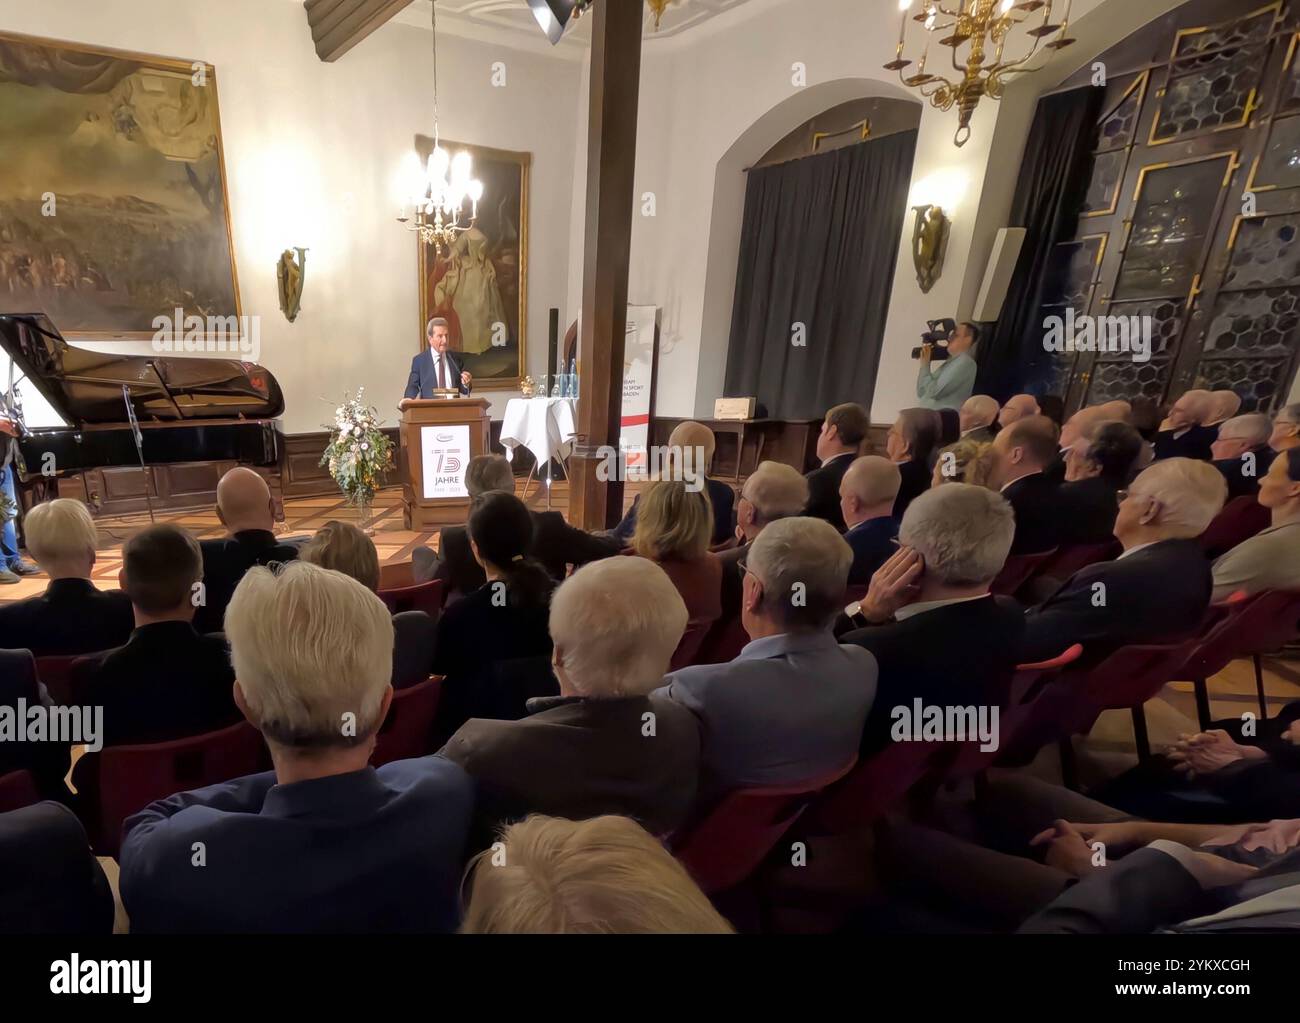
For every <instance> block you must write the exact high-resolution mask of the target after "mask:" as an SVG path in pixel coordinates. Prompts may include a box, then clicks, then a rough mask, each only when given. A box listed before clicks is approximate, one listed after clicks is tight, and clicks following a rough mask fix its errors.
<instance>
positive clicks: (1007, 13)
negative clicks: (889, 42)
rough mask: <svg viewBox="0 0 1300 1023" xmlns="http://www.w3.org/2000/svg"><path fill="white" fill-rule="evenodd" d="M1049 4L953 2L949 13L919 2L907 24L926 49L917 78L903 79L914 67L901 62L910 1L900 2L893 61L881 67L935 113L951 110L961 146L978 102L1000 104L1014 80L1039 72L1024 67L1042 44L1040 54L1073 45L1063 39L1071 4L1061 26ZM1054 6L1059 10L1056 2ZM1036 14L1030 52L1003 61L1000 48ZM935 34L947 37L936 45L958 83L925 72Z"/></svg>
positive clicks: (935, 2) (1039, 0) (1029, 0)
mask: <svg viewBox="0 0 1300 1023" xmlns="http://www.w3.org/2000/svg"><path fill="white" fill-rule="evenodd" d="M1053 2H1054V0H1021V2H1019V3H1016V2H1014V0H953V3H954V6H955V7H956V9H955V10H951V9H949V8H948V7H945V6H944V5H943V4H942V3H941V2H939V0H921V10H920V12H919V13H917V14H914V15H912V16H911V18H910V20H912V21H915V22H918V23H920V25H921V26H922V28H923V29H924V30H925V37H924V38H925V43H924V46H923V47H922V50H921V59H920V61H919V62H918V63H917V65H916V70H915V72H914V73H913V74H910V75H904V74H903V69H904V68H907V67H911V65H912V61H910V60H906V59H904V57H903V43H904V41H905V38H906V35H907V22H908V20H909V18H908V13H907V12H908V10H909V9H910V8H911V6H912V3H913V0H899V3H898V7H899V10H900V11H902V23H901V24H900V26H899V29H898V49H897V51H896V52H895V55H894V59H893V60H891V61H890V62H889V63H888V64H886V65H885V70H886V71H897V72H898V77H899V78H900V79H901V80H902V82H903V84H904V85H906V86H908V87H909V88H915V89H917V90H919V91H920V93H921V95H922V96H924V97H926V98H927V99H928V100H929V101H930V103H931V105H933V106H935V107H937V108H938V109H940V110H951V109H952V108H953V107H954V106H955V107H956V108H957V132H956V134H955V135H954V136H953V143H954V144H955V145H958V146H963V145H965V144H966V141H967V140H968V139H969V138H970V120H971V115H972V114H974V113H975V107H976V106H977V105H978V104H979V101H980V99H981V98H982V97H984V96H988V97H989V98H990V99H1001V98H1002V91H1003V89H1004V88H1005V87H1006V84H1007V82H1008V81H1010V80H1012V79H1013V78H1014V76H1016V75H1023V74H1031V73H1032V72H1034V71H1038V70H1039V69H1040V68H1041V67H1042V64H1039V65H1038V66H1037V67H1027V66H1026V65H1027V64H1028V63H1029V61H1031V60H1032V59H1033V58H1034V57H1035V56H1036V55H1037V53H1038V48H1039V45H1040V44H1042V46H1043V49H1044V50H1060V49H1063V48H1064V47H1066V46H1069V45H1070V44H1071V43H1073V42H1074V40H1073V39H1068V38H1066V35H1065V33H1066V30H1067V29H1068V28H1069V27H1070V2H1071V0H1065V13H1064V14H1063V16H1062V17H1061V20H1060V21H1059V22H1053V21H1052V4H1053ZM1055 2H1056V3H1057V5H1058V6H1059V4H1060V0H1055ZM1040 10H1041V11H1042V12H1043V15H1042V21H1041V22H1040V23H1039V24H1036V25H1034V26H1033V27H1031V28H1029V29H1027V30H1026V34H1028V35H1029V36H1030V37H1031V38H1032V39H1033V44H1032V45H1031V46H1030V47H1029V52H1028V53H1026V54H1024V55H1023V56H1021V57H1018V58H1015V59H1009V58H1007V57H1006V55H1005V54H1004V53H1003V48H1004V47H1005V46H1006V42H1007V36H1008V35H1010V33H1011V30H1012V29H1013V28H1015V26H1017V25H1019V24H1020V23H1021V22H1023V21H1026V20H1028V19H1030V18H1032V17H1033V15H1034V14H1035V13H1036V12H1037V11H1040ZM941 19H945V20H941ZM936 32H944V33H947V34H946V35H944V36H943V37H942V38H940V39H938V40H937V45H938V46H941V47H946V48H947V50H948V52H949V53H950V55H951V57H952V66H953V70H954V71H956V72H957V74H958V75H960V76H961V77H960V78H958V79H957V80H956V81H952V80H950V79H948V78H946V77H945V76H943V75H936V74H933V73H931V72H928V71H926V69H925V63H926V60H927V58H928V57H929V54H930V39H931V37H932V36H933V34H934V33H936ZM1053 35H1054V36H1055V37H1056V38H1054V39H1052V40H1051V42H1043V41H1044V40H1045V39H1047V38H1048V37H1049V36H1053ZM962 47H967V50H966V54H965V59H964V60H962V59H959V51H960V50H961V48H962ZM940 52H942V51H940ZM1043 63H1046V60H1044V61H1043Z"/></svg>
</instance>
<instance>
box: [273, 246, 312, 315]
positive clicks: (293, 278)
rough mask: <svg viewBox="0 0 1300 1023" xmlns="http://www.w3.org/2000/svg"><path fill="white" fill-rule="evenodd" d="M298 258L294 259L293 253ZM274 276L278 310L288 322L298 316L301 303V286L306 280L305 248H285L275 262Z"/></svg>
mask: <svg viewBox="0 0 1300 1023" xmlns="http://www.w3.org/2000/svg"><path fill="white" fill-rule="evenodd" d="M295 252H296V253H298V258H297V260H296V261H295V260H294V256H293V254H294V253H295ZM275 278H276V281H277V283H278V285H279V291H280V312H282V313H284V316H285V319H287V320H288V321H289V322H290V323H292V322H293V321H294V320H296V319H297V318H298V309H299V307H300V306H301V305H302V287H303V284H304V283H305V282H306V280H307V250H306V249H297V248H295V249H285V250H284V251H283V252H282V253H280V261H279V262H278V263H277V264H276V268H275Z"/></svg>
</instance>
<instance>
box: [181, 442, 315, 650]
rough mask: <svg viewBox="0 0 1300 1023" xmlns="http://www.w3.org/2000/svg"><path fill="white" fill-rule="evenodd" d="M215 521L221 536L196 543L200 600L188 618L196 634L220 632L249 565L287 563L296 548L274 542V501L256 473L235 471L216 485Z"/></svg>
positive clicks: (296, 553)
mask: <svg viewBox="0 0 1300 1023" xmlns="http://www.w3.org/2000/svg"><path fill="white" fill-rule="evenodd" d="M217 518H218V519H219V520H220V521H221V524H222V525H223V526H225V527H226V532H227V534H228V535H227V536H226V537H224V538H222V539H219V540H202V541H200V543H199V547H200V548H201V550H202V551H203V601H202V603H200V604H199V607H198V610H197V611H196V612H195V615H194V627H195V628H196V629H198V630H199V632H220V631H221V621H222V616H223V615H225V613H226V605H227V604H229V603H230V598H231V597H232V596H233V595H234V592H235V587H236V586H238V585H239V580H240V579H242V578H243V577H244V573H245V572H247V571H248V570H249V569H250V568H252V567H253V566H254V565H274V564H278V563H282V562H285V561H292V560H293V559H294V558H296V557H297V556H298V548H297V547H296V546H294V545H293V544H290V543H281V542H280V541H279V540H278V539H276V536H275V533H274V529H275V499H274V498H272V496H271V488H270V487H269V486H267V483H266V480H265V479H264V478H263V477H262V476H261V474H260V473H257V472H254V471H253V470H252V469H249V468H247V467H246V466H242V465H241V466H236V467H235V468H234V469H231V470H230V471H229V472H227V473H226V474H225V475H224V476H222V477H221V479H220V480H219V481H218V483H217Z"/></svg>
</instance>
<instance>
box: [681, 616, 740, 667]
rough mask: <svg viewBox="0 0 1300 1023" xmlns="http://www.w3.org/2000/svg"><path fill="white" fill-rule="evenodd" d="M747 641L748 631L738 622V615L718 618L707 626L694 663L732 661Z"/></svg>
mask: <svg viewBox="0 0 1300 1023" xmlns="http://www.w3.org/2000/svg"><path fill="white" fill-rule="evenodd" d="M748 642H749V633H747V632H746V631H745V627H744V625H742V624H741V622H740V615H738V614H736V615H732V616H731V617H730V618H719V619H718V620H717V621H716V622H714V623H713V624H712V625H710V626H709V631H708V634H707V635H706V636H705V637H704V641H703V642H702V643H701V644H700V649H699V651H698V652H697V653H696V655H695V662H694V663H696V664H726V663H727V662H729V661H734V660H735V659H736V656H737V655H738V654H739V653H740V651H742V650H743V649H745V644H747V643H748Z"/></svg>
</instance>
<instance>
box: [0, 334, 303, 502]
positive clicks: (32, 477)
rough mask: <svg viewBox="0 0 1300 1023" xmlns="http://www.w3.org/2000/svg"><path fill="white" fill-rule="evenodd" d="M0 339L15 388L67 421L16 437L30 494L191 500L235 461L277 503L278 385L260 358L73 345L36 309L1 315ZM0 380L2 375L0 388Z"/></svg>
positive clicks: (203, 495) (211, 496) (208, 497)
mask: <svg viewBox="0 0 1300 1023" xmlns="http://www.w3.org/2000/svg"><path fill="white" fill-rule="evenodd" d="M0 346H2V347H3V348H4V350H5V352H6V353H7V354H8V355H9V357H10V359H12V360H13V379H14V381H15V382H17V381H20V380H23V379H24V378H25V380H26V383H24V384H23V385H22V389H26V388H28V387H31V388H35V390H37V391H39V392H40V395H41V396H42V397H43V398H44V399H45V401H46V402H48V403H49V405H50V407H51V408H52V409H53V410H54V411H55V412H56V413H57V414H58V416H59V417H60V418H61V419H62V420H63V421H64V423H66V424H68V425H66V426H60V427H54V428H32V429H26V430H24V431H23V433H22V435H21V436H20V438H19V441H18V446H19V449H20V450H21V452H22V455H23V460H24V462H25V463H26V473H25V474H23V475H22V476H21V477H20V479H21V481H22V483H23V484H24V491H25V493H24V496H25V497H26V498H27V499H28V500H31V499H32V498H33V497H34V498H35V499H38V500H39V499H41V498H43V497H45V496H50V497H53V496H59V497H74V498H78V499H80V500H82V501H85V502H86V504H87V505H88V506H89V507H90V509H91V511H92V513H95V514H105V515H116V514H123V513H129V512H140V511H144V510H146V509H147V508H148V507H150V505H152V507H153V508H154V509H155V510H162V509H176V508H192V507H200V506H204V505H211V504H212V503H213V501H214V500H215V497H216V487H217V480H218V479H220V477H221V474H222V473H224V472H225V471H226V470H227V469H229V468H231V467H233V466H235V465H239V464H242V465H247V466H249V467H251V468H254V469H256V470H257V471H258V472H260V473H261V474H262V475H263V476H265V477H266V478H267V482H268V483H269V484H270V485H271V492H272V494H273V495H274V497H275V499H276V505H277V509H278V508H279V505H280V452H281V450H282V448H283V439H282V437H281V434H280V428H279V425H278V423H277V422H276V419H277V417H278V416H279V415H280V414H281V413H283V412H284V395H283V394H282V392H281V391H280V385H279V384H278V383H277V382H276V379H275V377H273V376H272V375H271V373H270V372H269V371H268V370H266V369H264V368H263V367H261V366H257V365H254V364H252V363H247V362H238V361H236V360H227V359H210V358H190V357H184V356H182V357H174V356H170V357H169V356H156V357H155V356H144V355H125V354H124V355H116V354H106V353H103V352H94V351H89V350H87V349H84V348H75V347H73V346H72V345H70V344H68V342H67V341H65V340H64V338H63V337H62V336H61V335H60V334H59V332H58V330H57V328H55V326H54V324H53V323H51V322H50V321H49V319H48V318H47V317H45V316H44V315H41V314H25V315H16V314H0ZM124 385H125V386H126V387H127V388H128V389H129V396H130V405H131V409H132V410H133V412H134V417H135V419H136V420H137V423H138V426H139V430H140V440H141V444H140V450H139V451H137V448H136V441H135V434H134V430H133V428H132V425H131V421H130V420H131V414H130V413H128V411H127V399H126V397H125V396H124V394H123V390H122V388H123V386H124ZM9 386H10V381H9V380H0V391H4V390H6V389H8V388H9ZM141 454H143V463H144V464H143V467H142V466H141ZM52 491H57V493H54V492H52Z"/></svg>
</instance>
